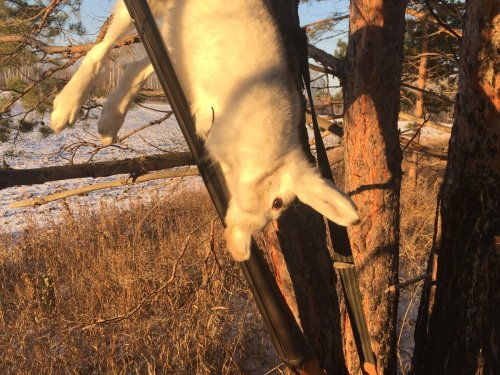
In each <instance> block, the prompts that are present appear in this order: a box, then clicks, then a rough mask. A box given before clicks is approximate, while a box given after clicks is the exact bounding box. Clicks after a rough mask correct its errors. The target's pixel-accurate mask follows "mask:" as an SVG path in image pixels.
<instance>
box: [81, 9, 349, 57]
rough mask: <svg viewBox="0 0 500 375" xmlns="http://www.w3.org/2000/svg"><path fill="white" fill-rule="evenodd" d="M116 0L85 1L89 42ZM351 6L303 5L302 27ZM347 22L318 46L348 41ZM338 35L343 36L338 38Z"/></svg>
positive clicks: (328, 48) (331, 46)
mask: <svg viewBox="0 0 500 375" xmlns="http://www.w3.org/2000/svg"><path fill="white" fill-rule="evenodd" d="M114 3H115V1H114V0H83V2H82V9H81V18H82V21H83V23H84V25H85V27H86V29H87V32H88V34H89V35H88V36H87V37H86V38H87V40H93V39H95V35H96V34H97V32H98V31H99V28H100V26H101V25H102V23H103V22H104V20H106V18H107V17H108V16H109V14H110V13H111V8H112V6H113V5H114ZM348 6H349V0H320V1H314V2H312V3H311V4H302V5H301V6H300V7H299V14H300V20H301V24H302V25H306V24H309V23H311V22H314V21H319V20H321V19H324V18H327V17H329V16H332V15H333V13H335V12H339V11H341V12H345V11H347V9H348ZM346 31H347V21H343V22H342V23H341V24H340V25H338V27H337V30H336V31H334V32H333V33H331V34H330V35H329V36H330V38H328V39H325V40H322V41H320V42H319V43H318V44H317V46H318V47H319V48H321V49H323V50H325V51H326V52H329V53H332V52H333V51H334V49H335V47H336V45H337V40H338V38H339V37H340V38H341V39H347V34H346V33H345V32H346ZM338 34H341V35H340V36H338Z"/></svg>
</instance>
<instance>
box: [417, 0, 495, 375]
mask: <svg viewBox="0 0 500 375" xmlns="http://www.w3.org/2000/svg"><path fill="white" fill-rule="evenodd" d="M499 43H500V19H499V16H498V3H496V2H495V1H492V0H477V1H468V2H467V7H466V18H465V26H464V32H463V39H462V44H461V50H460V71H459V89H458V95H457V102H456V107H455V121H454V125H453V130H452V135H451V139H450V148H449V155H448V165H447V169H446V173H445V179H444V182H443V187H442V193H441V194H442V195H441V200H442V208H441V220H442V224H441V233H442V234H441V236H442V238H441V242H440V244H438V245H437V248H436V252H435V257H437V262H434V261H433V259H434V256H433V257H432V258H431V262H430V265H429V266H430V268H431V269H432V274H433V275H435V278H434V280H430V281H428V282H427V283H426V285H425V287H424V291H423V297H422V301H421V305H420V310H419V317H418V321H417V326H416V331H415V344H416V346H415V353H414V358H413V367H414V373H415V374H425V375H428V374H498V373H500V352H499V349H498V348H499V337H500V315H499V314H498V312H499V311H500V291H499V289H498V286H499V285H500V252H499V234H500V200H499V199H498V192H499V191H500V168H499V155H500V118H499V110H500V99H499V89H500V86H499V81H498V77H499V67H498V61H499V52H498V46H499ZM433 265H436V267H435V268H434V269H433Z"/></svg>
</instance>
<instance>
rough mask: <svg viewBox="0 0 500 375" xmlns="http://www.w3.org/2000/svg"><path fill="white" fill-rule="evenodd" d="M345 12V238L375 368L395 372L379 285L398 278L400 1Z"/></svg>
mask: <svg viewBox="0 0 500 375" xmlns="http://www.w3.org/2000/svg"><path fill="white" fill-rule="evenodd" d="M350 12H351V15H350V23H349V28H350V36H349V43H348V47H347V55H346V66H345V85H344V101H345V108H346V112H345V118H344V124H345V136H344V138H345V157H346V163H345V165H346V189H347V190H348V191H349V192H350V194H351V195H352V198H353V199H354V201H355V203H356V204H357V206H358V209H359V213H360V216H361V223H360V224H359V225H356V226H354V227H351V229H350V240H351V245H352V250H353V255H354V258H355V263H356V267H357V269H358V274H359V281H360V289H361V294H362V296H363V308H364V311H365V314H366V317H367V321H368V326H369V330H370V336H371V344H372V348H373V350H374V353H375V356H376V358H377V361H378V362H377V370H378V373H379V374H395V373H396V314H397V303H398V292H397V291H396V292H389V293H386V292H385V289H386V288H387V287H389V286H390V285H394V284H396V283H397V282H398V247H399V192H400V185H401V149H400V147H399V136H398V129H397V120H398V112H399V89H400V78H401V66H402V58H403V56H402V55H403V35H404V15H405V1H403V0H399V1H385V0H353V1H351V7H350ZM346 320H347V318H346ZM348 326H349V324H348V322H346V327H348ZM345 334H346V339H345V340H346V348H345V350H346V359H347V360H348V369H349V371H350V373H351V374H356V373H359V363H358V359H357V355H356V353H355V350H354V349H353V347H352V342H353V339H352V335H351V334H350V332H349V329H346V332H345Z"/></svg>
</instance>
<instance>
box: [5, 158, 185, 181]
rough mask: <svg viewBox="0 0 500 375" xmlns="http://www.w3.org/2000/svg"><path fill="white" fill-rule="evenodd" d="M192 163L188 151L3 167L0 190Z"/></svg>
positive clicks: (141, 171)
mask: <svg viewBox="0 0 500 375" xmlns="http://www.w3.org/2000/svg"><path fill="white" fill-rule="evenodd" d="M193 164H194V162H193V158H192V157H191V154H190V153H189V152H179V153H169V154H160V155H149V156H141V157H139V158H133V159H125V160H113V161H102V162H95V163H86V164H72V165H63V166H57V167H46V168H33V169H10V168H8V169H0V189H4V188H7V187H10V186H16V185H32V184H43V183H45V182H49V181H59V180H68V179H72V178H85V177H92V178H96V177H107V176H113V175H116V174H123V173H130V174H132V175H136V176H139V175H141V174H144V173H146V172H150V171H158V170H162V169H169V168H175V167H183V166H186V165H193Z"/></svg>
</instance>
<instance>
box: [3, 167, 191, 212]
mask: <svg viewBox="0 0 500 375" xmlns="http://www.w3.org/2000/svg"><path fill="white" fill-rule="evenodd" d="M198 174H199V173H198V169H197V168H189V169H188V170H178V169H175V170H167V171H163V172H154V173H147V174H144V175H142V176H139V177H137V178H133V177H131V176H129V177H123V178H120V179H118V180H114V181H109V182H102V183H98V184H93V185H88V186H84V187H81V188H78V189H71V190H66V191H62V192H59V193H55V194H50V195H46V196H44V197H38V198H34V199H27V200H23V201H19V202H13V203H11V204H10V205H9V207H12V208H20V207H30V206H40V205H42V204H46V203H50V202H54V201H56V200H59V199H65V198H68V197H73V196H76V195H82V194H87V193H90V192H92V191H97V190H103V189H110V188H114V187H121V186H125V185H131V184H133V183H141V182H146V181H152V180H163V179H166V178H173V177H185V176H197V175H198Z"/></svg>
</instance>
